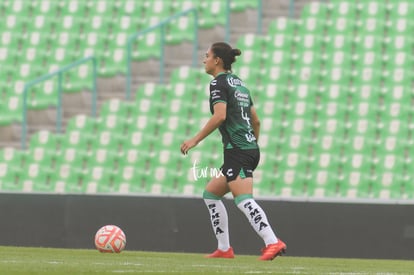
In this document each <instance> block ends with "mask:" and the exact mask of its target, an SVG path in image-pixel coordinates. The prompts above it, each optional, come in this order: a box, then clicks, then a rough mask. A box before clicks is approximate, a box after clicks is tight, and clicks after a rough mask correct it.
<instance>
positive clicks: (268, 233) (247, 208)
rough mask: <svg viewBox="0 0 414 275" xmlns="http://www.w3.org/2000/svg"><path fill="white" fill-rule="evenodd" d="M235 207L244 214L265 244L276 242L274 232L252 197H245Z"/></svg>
mask: <svg viewBox="0 0 414 275" xmlns="http://www.w3.org/2000/svg"><path fill="white" fill-rule="evenodd" d="M237 207H238V208H239V209H240V210H241V211H242V212H243V213H244V214H245V215H246V217H247V219H249V221H250V224H251V225H252V227H253V229H254V230H255V231H256V233H257V234H258V235H259V236H260V237H261V238H262V239H263V241H264V243H265V245H266V246H267V245H269V244H273V243H277V241H278V239H277V238H276V235H275V233H274V232H273V229H272V227H271V226H270V223H269V222H268V220H267V217H266V214H265V212H264V211H263V209H262V208H261V207H260V206H259V205H258V204H257V203H256V201H255V200H254V199H252V198H248V199H245V200H243V201H241V202H240V203H239V204H237Z"/></svg>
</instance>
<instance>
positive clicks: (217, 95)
mask: <svg viewBox="0 0 414 275" xmlns="http://www.w3.org/2000/svg"><path fill="white" fill-rule="evenodd" d="M220 92H221V91H220V90H213V91H211V92H210V94H211V99H217V98H220Z"/></svg>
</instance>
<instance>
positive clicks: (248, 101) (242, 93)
mask: <svg viewBox="0 0 414 275" xmlns="http://www.w3.org/2000/svg"><path fill="white" fill-rule="evenodd" d="M218 102H224V103H225V104H226V105H227V112H226V120H225V121H224V122H223V124H221V125H220V127H219V130H220V133H221V136H222V138H223V145H224V148H225V149H232V148H239V149H256V148H258V145H257V143H256V138H255V136H254V132H253V128H252V125H251V113H250V108H251V106H253V101H252V98H251V96H250V92H249V90H248V89H247V87H246V86H245V85H244V83H243V81H241V80H240V78H238V77H237V76H236V75H234V74H230V73H220V74H218V75H217V76H216V78H214V79H213V80H212V81H211V82H210V111H211V113H212V114H213V112H214V109H213V106H214V104H216V103H218Z"/></svg>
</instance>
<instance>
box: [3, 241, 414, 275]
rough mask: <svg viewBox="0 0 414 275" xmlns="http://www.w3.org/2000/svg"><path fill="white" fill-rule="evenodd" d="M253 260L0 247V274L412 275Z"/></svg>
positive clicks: (403, 266) (330, 262) (389, 269)
mask: <svg viewBox="0 0 414 275" xmlns="http://www.w3.org/2000/svg"><path fill="white" fill-rule="evenodd" d="M257 258H258V255H255V256H245V255H243V256H236V258H235V259H206V258H204V255H203V254H189V253H161V252H143V251H128V250H126V251H123V252H122V253H120V254H105V253H100V252H98V251H97V250H93V249H90V250H87V249H55V248H53V249H52V248H29V247H12V246H0V274H8V275H13V274H59V275H60V274H197V275H198V274H316V275H323V274H332V275H362V274H378V275H380V274H381V275H391V274H414V261H396V260H361V259H333V258H332V259H331V258H304V257H289V256H283V257H278V258H276V259H275V260H274V261H269V262H262V261H259V260H257Z"/></svg>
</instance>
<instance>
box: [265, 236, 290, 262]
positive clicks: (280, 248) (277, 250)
mask: <svg viewBox="0 0 414 275" xmlns="http://www.w3.org/2000/svg"><path fill="white" fill-rule="evenodd" d="M283 253H286V244H285V243H284V242H282V241H281V240H279V241H278V242H277V243H273V244H269V245H267V246H266V247H265V248H263V249H262V256H260V258H259V259H260V260H262V261H271V260H273V259H274V258H276V257H277V256H281V255H282V254H283Z"/></svg>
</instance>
